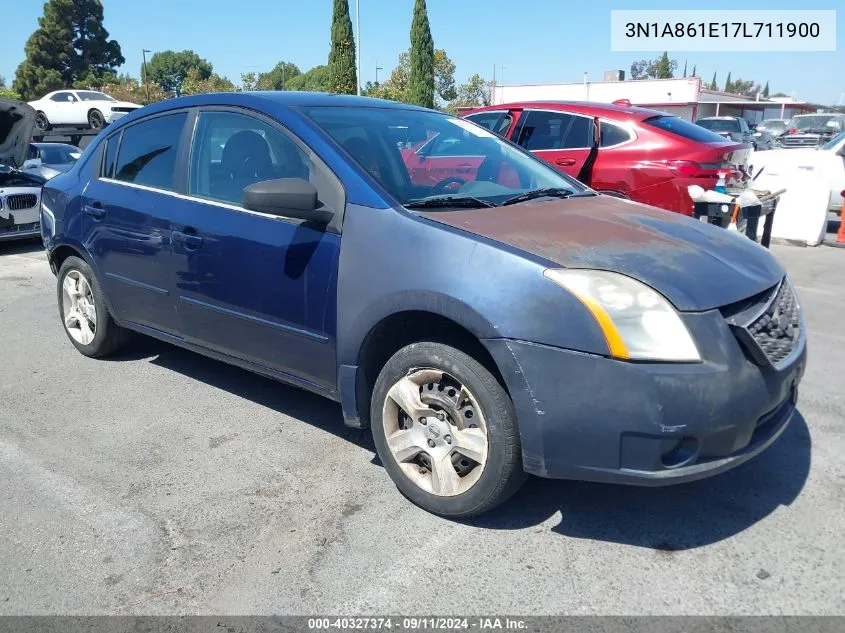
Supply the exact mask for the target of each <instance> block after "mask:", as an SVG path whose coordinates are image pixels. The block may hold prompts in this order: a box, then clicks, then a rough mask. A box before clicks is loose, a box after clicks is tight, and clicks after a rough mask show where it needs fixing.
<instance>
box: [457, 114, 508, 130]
mask: <svg viewBox="0 0 845 633" xmlns="http://www.w3.org/2000/svg"><path fill="white" fill-rule="evenodd" d="M465 118H466V119H467V120H469V121H472V122H473V123H475V124H476V125H480V126H481V127H483V128H485V129H487V130H490V131H491V132H493V134H498V135H499V136H504V135H505V134H507V131H508V130H509V129H510V127H511V123H512V122H513V117H511V115H510V113H508V112H479V113H478V114H470V115H469V116H467V117H465Z"/></svg>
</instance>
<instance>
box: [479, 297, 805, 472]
mask: <svg viewBox="0 0 845 633" xmlns="http://www.w3.org/2000/svg"><path fill="white" fill-rule="evenodd" d="M685 320H686V322H687V325H688V327H689V328H690V330H691V332H692V334H693V336H694V337H695V339H696V342H697V343H698V345H699V349H700V351H701V353H702V357H703V358H704V359H705V360H704V362H701V363H694V364H693V363H689V364H671V363H631V362H623V361H617V360H613V359H609V358H604V357H601V356H595V355H590V354H584V353H580V352H573V351H569V350H563V349H559V348H553V347H548V346H544V345H537V344H533V343H528V342H524V341H514V340H507V339H490V340H486V341H484V344H485V346H486V347H487V349H488V350H489V351H490V353H491V355H492V356H493V358H494V360H495V361H496V363H497V364H498V366H499V368H500V370H501V372H502V374H503V376H504V378H505V381H506V383H507V387H508V390H509V392H510V394H511V397H512V398H513V400H514V405H515V407H516V412H517V418H518V420H519V428H520V437H521V440H522V450H523V467H524V468H525V470H526V472H528V473H531V474H534V475H538V476H541V477H549V478H556V479H579V480H586V481H601V482H614V483H626V484H635V485H646V486H659V485H667V484H673V483H681V482H686V481H694V480H696V479H702V478H704V477H708V476H710V475H714V474H716V473H719V472H723V471H725V470H728V469H730V468H733V467H735V466H738V465H740V464H742V463H744V462H746V461H748V460H749V459H752V458H753V457H755V456H756V455H758V454H759V453H761V452H762V451H764V450H765V449H766V448H767V447H768V446H770V445H771V444H772V443H774V442H775V440H777V438H778V437H779V436H780V435H781V434H782V433H783V431H784V430H785V429H786V427H787V425H788V424H789V421H790V419H791V418H792V416H793V413H794V412H795V403H796V398H797V389H798V384H799V382H800V380H801V377H802V376H803V373H804V366H805V363H806V353H807V351H806V350H807V347H806V339H805V338H804V337H803V334H802V338H801V340H800V342H799V344H798V345H797V346H796V348H795V350H794V351H793V353H792V354H791V355H790V357H789V358H787V359H786V360H785V361H784V362H782V363H781V364H779V365H778V367H773V366H768V367H760V366H759V365H757V364H755V363H754V362H752V360H751V359H750V358H749V357H747V356H746V353H745V352H744V351H743V349H742V347H741V346H740V344H739V342H738V341H737V339H736V337H735V336H734V335H733V333H732V332H731V331H730V329H729V328H728V326H727V324H726V323H725V320H724V318H723V317H722V316H721V314H720V313H719V312H718V311H711V312H707V313H699V314H695V315H686V316H685Z"/></svg>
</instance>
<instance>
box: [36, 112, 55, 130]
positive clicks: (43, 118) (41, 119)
mask: <svg viewBox="0 0 845 633" xmlns="http://www.w3.org/2000/svg"><path fill="white" fill-rule="evenodd" d="M35 127H36V128H38V130H39V131H41V132H49V131H50V128H51V127H52V126H51V125H50V121H49V120H48V119H47V115H46V114H44V113H43V112H41V111H39V112H36V113H35Z"/></svg>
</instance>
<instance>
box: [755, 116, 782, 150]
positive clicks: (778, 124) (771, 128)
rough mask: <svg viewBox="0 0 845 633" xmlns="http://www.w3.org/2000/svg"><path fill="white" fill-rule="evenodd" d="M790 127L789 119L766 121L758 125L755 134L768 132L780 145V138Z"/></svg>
mask: <svg viewBox="0 0 845 633" xmlns="http://www.w3.org/2000/svg"><path fill="white" fill-rule="evenodd" d="M788 125H789V119H765V120H763V121H760V122H759V123H758V124H757V127H756V128H755V129H754V131H755V132H768V133H769V134H771V135H772V137H773V138H774V139H775V143H776V144H779V143H780V137H781V136H782V135H784V134H785V133H786V130H787V129H788V128H787V126H788Z"/></svg>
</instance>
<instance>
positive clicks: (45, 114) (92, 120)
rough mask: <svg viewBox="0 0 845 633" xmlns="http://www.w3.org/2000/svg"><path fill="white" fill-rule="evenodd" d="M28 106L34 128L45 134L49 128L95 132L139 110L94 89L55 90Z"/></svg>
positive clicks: (133, 105)
mask: <svg viewBox="0 0 845 633" xmlns="http://www.w3.org/2000/svg"><path fill="white" fill-rule="evenodd" d="M29 105H31V106H32V107H33V108H34V109H35V111H36V113H37V115H36V119H35V126H36V127H37V128H38V130H39V131H41V132H47V131H49V130H50V129H51V128H52V127H53V126H77V127H89V128H91V129H92V130H99V129H101V128H103V127H105V126H106V125H108V124H109V123H113V122H115V121H117V120H118V119H119V118H120V117H122V116H125V115H126V114H129V113H130V112H132V111H133V110H137V109H138V108H140V107H141V106H140V105H138V104H137V103H130V102H128V101H118V100H117V99H114V98H112V97H110V96H109V95H107V94H105V93H103V92H97V91H96V90H56V91H55V92H51V93H49V94H46V95H44V96H43V97H41V98H40V99H38V100H37V101H30V102H29Z"/></svg>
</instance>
